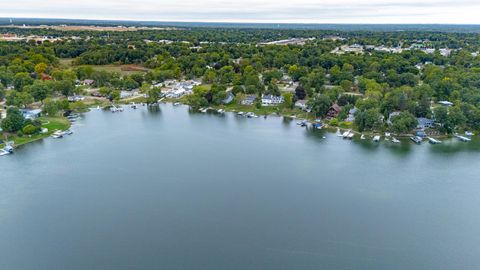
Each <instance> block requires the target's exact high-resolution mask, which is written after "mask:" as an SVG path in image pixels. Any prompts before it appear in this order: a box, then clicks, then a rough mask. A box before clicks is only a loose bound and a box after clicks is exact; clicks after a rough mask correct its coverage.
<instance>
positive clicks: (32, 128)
mask: <svg viewBox="0 0 480 270" xmlns="http://www.w3.org/2000/svg"><path fill="white" fill-rule="evenodd" d="M38 131H39V128H38V127H36V126H34V125H32V124H28V125H26V126H24V127H23V128H22V132H23V133H24V134H26V135H32V134H35V133H37V132H38Z"/></svg>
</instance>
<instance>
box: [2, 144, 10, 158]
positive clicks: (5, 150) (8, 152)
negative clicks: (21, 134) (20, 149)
mask: <svg viewBox="0 0 480 270" xmlns="http://www.w3.org/2000/svg"><path fill="white" fill-rule="evenodd" d="M12 153H13V147H12V146H11V145H9V144H7V145H6V146H5V147H4V148H3V149H0V156H6V155H10V154H12Z"/></svg>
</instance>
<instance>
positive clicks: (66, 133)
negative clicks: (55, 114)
mask: <svg viewBox="0 0 480 270" xmlns="http://www.w3.org/2000/svg"><path fill="white" fill-rule="evenodd" d="M63 134H64V135H72V134H73V131H71V130H70V129H67V130H65V131H64V132H63Z"/></svg>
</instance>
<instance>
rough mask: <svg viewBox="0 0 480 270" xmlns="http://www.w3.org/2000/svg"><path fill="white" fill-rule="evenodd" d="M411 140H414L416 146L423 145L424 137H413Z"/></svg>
mask: <svg viewBox="0 0 480 270" xmlns="http://www.w3.org/2000/svg"><path fill="white" fill-rule="evenodd" d="M410 140H412V141H413V142H414V143H416V144H421V143H422V137H419V136H412V137H410Z"/></svg>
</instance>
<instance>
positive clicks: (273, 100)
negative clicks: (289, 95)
mask: <svg viewBox="0 0 480 270" xmlns="http://www.w3.org/2000/svg"><path fill="white" fill-rule="evenodd" d="M284 101H285V99H284V98H283V96H274V95H262V105H264V106H269V105H277V104H282V103H283V102H284Z"/></svg>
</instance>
